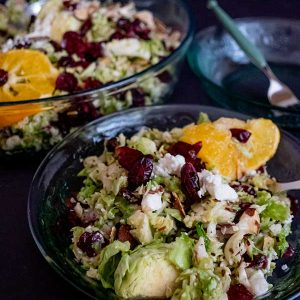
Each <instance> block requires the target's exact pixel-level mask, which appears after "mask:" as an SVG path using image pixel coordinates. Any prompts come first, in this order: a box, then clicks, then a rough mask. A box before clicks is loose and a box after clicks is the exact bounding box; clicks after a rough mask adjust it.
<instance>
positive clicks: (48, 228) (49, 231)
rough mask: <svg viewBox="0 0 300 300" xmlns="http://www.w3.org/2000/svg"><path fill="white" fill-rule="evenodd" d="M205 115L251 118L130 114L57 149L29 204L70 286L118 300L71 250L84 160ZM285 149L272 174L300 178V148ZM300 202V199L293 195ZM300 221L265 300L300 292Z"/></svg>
mask: <svg viewBox="0 0 300 300" xmlns="http://www.w3.org/2000/svg"><path fill="white" fill-rule="evenodd" d="M199 112H205V113H207V114H208V115H209V116H210V118H211V119H212V120H214V119H217V118H219V117H222V116H224V117H234V118H241V119H247V118H248V117H247V116H245V115H243V114H240V113H236V112H231V111H228V110H224V109H220V108H213V107H207V106H198V105H165V106H154V107H147V108H143V109H142V108H136V109H130V110H128V111H126V112H120V113H115V114H112V115H110V116H105V117H103V118H101V119H98V120H95V121H93V122H91V123H90V124H88V125H86V126H84V127H83V128H81V129H78V130H77V131H76V132H74V133H72V134H70V135H69V136H68V137H66V138H65V139H64V141H63V142H62V143H60V144H59V145H57V146H56V147H54V149H52V150H51V151H50V153H49V154H48V155H47V157H46V158H45V159H44V161H43V162H42V164H41V165H40V167H39V169H38V171H37V172H36V174H35V176H34V179H33V182H32V185H31V189H30V193H29V199H28V220H29V225H30V229H31V233H32V235H33V237H34V240H35V242H36V244H37V246H38V248H39V250H40V251H41V253H42V255H43V256H44V257H45V259H46V260H47V261H48V263H49V264H50V265H51V266H52V267H53V268H54V269H55V270H56V271H57V272H58V273H59V274H60V275H61V276H62V277H63V278H65V279H66V280H67V281H68V282H69V283H71V284H72V285H74V286H75V287H76V288H78V289H80V290H81V291H83V292H84V293H86V294H87V295H89V296H91V297H92V298H94V299H115V298H116V296H115V295H114V294H113V293H112V292H111V291H109V290H104V289H103V288H102V286H101V284H99V283H97V282H96V281H94V280H91V279H89V278H88V277H86V275H85V272H84V270H82V269H80V267H79V265H77V263H76V262H75V259H74V257H73V255H72V253H71V250H70V249H69V248H68V245H69V241H70V240H69V239H70V237H69V235H68V233H67V232H68V231H67V230H66V222H65V220H66V218H65V215H64V214H65V212H66V204H65V199H66V197H68V196H70V195H71V191H74V189H76V186H77V187H78V185H79V184H80V183H81V181H80V178H79V177H77V175H76V174H78V172H79V171H80V170H81V168H82V162H81V161H80V159H81V158H84V157H86V156H88V155H99V154H100V153H101V152H102V151H103V143H104V139H105V138H110V137H113V136H115V135H118V134H119V133H121V132H123V133H124V134H126V135H131V134H133V133H136V132H137V131H138V130H139V129H140V128H141V127H144V126H147V127H156V128H158V129H160V130H167V129H168V130H169V129H172V128H174V127H178V126H184V125H186V124H188V123H191V122H195V121H196V120H197V119H198V114H199ZM281 135H282V136H281V141H280V145H279V149H278V152H277V154H276V155H275V157H274V158H273V159H272V160H271V161H270V162H269V163H268V170H269V172H270V173H271V174H273V175H274V176H275V177H277V178H278V179H279V180H281V181H289V180H296V179H299V178H300V160H299V151H300V143H299V141H297V140H296V139H295V138H294V137H293V136H291V135H290V134H288V133H286V132H284V131H282V132H281ZM291 194H292V195H294V196H295V197H298V198H299V197H300V193H299V192H296V193H294V194H293V193H291ZM299 225H300V224H299V215H297V216H295V220H294V222H293V234H292V235H291V236H290V243H291V244H292V245H293V246H294V248H295V249H296V253H295V255H294V256H293V257H292V258H289V259H287V260H284V261H282V263H284V264H287V265H288V266H289V268H290V269H289V271H288V272H284V271H283V270H282V269H281V265H280V264H279V266H278V267H277V269H276V270H275V272H274V275H273V277H272V283H273V285H274V287H273V288H272V290H270V292H269V294H268V295H267V296H266V297H265V298H264V299H272V300H274V299H293V298H294V297H296V296H297V295H300V294H299V291H300V256H299V251H300V239H299V237H300V227H299Z"/></svg>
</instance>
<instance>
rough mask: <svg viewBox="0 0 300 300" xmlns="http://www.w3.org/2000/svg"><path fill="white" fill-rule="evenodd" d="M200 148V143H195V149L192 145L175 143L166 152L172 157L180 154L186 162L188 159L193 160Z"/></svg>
mask: <svg viewBox="0 0 300 300" xmlns="http://www.w3.org/2000/svg"><path fill="white" fill-rule="evenodd" d="M201 146H202V143H201V142H198V143H196V144H195V147H194V145H191V144H188V143H185V142H177V143H175V144H173V145H172V146H171V147H170V148H169V150H168V152H169V153H170V154H172V155H177V154H180V155H182V156H184V158H185V159H186V160H188V159H191V160H194V159H195V158H196V156H197V154H198V152H199V151H200V149H201Z"/></svg>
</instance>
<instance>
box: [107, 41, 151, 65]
mask: <svg viewBox="0 0 300 300" xmlns="http://www.w3.org/2000/svg"><path fill="white" fill-rule="evenodd" d="M105 53H106V55H107V56H110V55H119V56H128V57H140V58H143V59H145V60H149V59H150V57H151V53H150V51H149V49H147V48H146V47H143V44H142V43H141V42H140V41H139V40H138V39H133V38H130V39H122V40H113V41H111V42H109V43H107V44H106V45H105Z"/></svg>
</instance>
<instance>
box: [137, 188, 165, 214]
mask: <svg viewBox="0 0 300 300" xmlns="http://www.w3.org/2000/svg"><path fill="white" fill-rule="evenodd" d="M161 195H162V192H152V191H149V192H148V193H147V194H145V195H144V197H143V200H142V210H143V211H144V212H146V211H155V210H159V209H160V208H161V207H162V201H161Z"/></svg>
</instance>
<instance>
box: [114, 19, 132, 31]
mask: <svg viewBox="0 0 300 300" xmlns="http://www.w3.org/2000/svg"><path fill="white" fill-rule="evenodd" d="M116 25H117V28H119V29H121V30H124V31H125V32H127V31H129V30H130V29H131V22H130V20H129V19H127V18H120V19H119V20H118V21H117V23H116Z"/></svg>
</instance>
